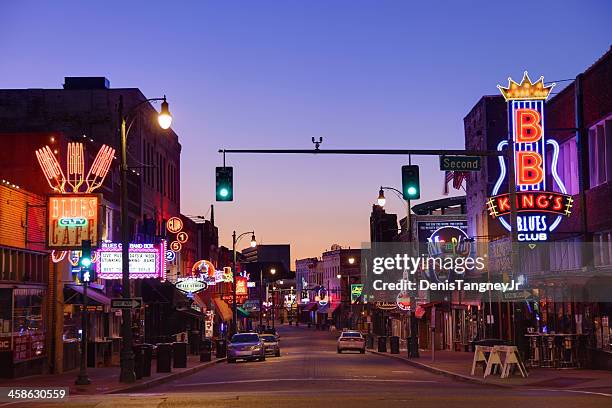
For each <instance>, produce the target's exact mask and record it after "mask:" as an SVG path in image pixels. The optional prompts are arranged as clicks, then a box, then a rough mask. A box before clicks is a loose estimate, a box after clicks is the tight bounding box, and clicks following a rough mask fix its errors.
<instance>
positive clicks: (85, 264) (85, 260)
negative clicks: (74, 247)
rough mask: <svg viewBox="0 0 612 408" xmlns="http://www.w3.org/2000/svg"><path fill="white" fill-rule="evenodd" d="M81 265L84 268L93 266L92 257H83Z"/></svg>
mask: <svg viewBox="0 0 612 408" xmlns="http://www.w3.org/2000/svg"><path fill="white" fill-rule="evenodd" d="M81 266H82V267H84V268H88V267H90V266H91V259H90V258H81Z"/></svg>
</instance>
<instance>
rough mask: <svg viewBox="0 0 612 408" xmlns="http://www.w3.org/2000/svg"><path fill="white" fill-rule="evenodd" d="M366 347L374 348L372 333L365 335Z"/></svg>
mask: <svg viewBox="0 0 612 408" xmlns="http://www.w3.org/2000/svg"><path fill="white" fill-rule="evenodd" d="M366 348H369V349H373V348H374V335H373V334H367V335H366Z"/></svg>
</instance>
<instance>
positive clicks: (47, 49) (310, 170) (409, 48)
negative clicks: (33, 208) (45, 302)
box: [0, 0, 612, 259]
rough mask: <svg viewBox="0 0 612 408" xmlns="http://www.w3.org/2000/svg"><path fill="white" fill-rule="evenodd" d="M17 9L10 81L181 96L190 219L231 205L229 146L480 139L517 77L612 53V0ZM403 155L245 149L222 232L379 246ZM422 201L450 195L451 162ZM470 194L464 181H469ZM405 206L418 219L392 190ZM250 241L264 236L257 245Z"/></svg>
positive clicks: (426, 169) (304, 252)
mask: <svg viewBox="0 0 612 408" xmlns="http://www.w3.org/2000/svg"><path fill="white" fill-rule="evenodd" d="M155 3H156V2H152V1H143V2H127V1H117V2H115V1H108V0H105V1H99V2H91V3H90V2H88V4H87V6H86V7H85V6H83V2H82V1H75V2H62V1H60V2H42V1H41V2H30V1H19V2H17V1H13V2H3V4H2V6H1V10H0V49H1V50H2V54H1V57H0V75H1V77H2V87H5V88H59V87H61V84H62V83H63V77H64V76H70V75H72V76H77V75H92V76H99V75H103V76H106V77H108V78H109V79H110V81H111V86H112V87H139V88H140V89H142V90H143V92H144V93H145V94H146V95H147V96H149V97H155V96H159V95H161V94H164V93H165V94H167V95H168V98H169V102H170V109H171V111H172V113H173V115H174V123H173V125H174V126H173V128H174V130H175V131H176V132H177V133H178V134H179V136H180V139H181V143H182V145H183V154H182V163H181V171H182V180H181V181H182V196H181V199H182V203H181V207H182V212H183V213H185V214H193V215H198V214H205V213H207V211H208V207H209V205H210V203H212V202H213V200H214V167H215V166H218V165H220V164H221V156H220V155H219V154H218V153H216V152H217V150H218V149H219V148H221V147H226V148H311V147H312V144H311V142H310V138H311V137H312V136H316V137H318V136H323V138H324V144H323V146H322V147H323V148H432V149H437V148H440V149H442V148H462V147H463V121H462V120H463V117H464V116H465V114H466V113H467V112H468V111H469V110H470V109H471V107H472V106H473V105H474V104H475V103H476V101H477V100H478V99H479V97H480V96H481V95H484V94H496V93H497V89H496V87H495V86H496V85H497V84H498V83H500V84H506V80H507V77H508V76H509V75H510V76H512V77H514V78H516V79H517V80H518V79H520V78H521V75H522V72H523V70H525V69H526V70H528V71H529V72H530V74H531V77H532V78H533V79H536V78H538V77H539V76H540V75H544V76H545V79H546V80H557V79H565V78H573V77H575V76H576V74H577V73H579V72H581V71H583V70H584V69H585V68H586V67H588V66H590V65H591V64H592V63H593V62H594V61H595V60H596V59H597V58H599V57H600V56H601V55H602V54H603V53H604V52H605V51H606V50H607V49H608V47H609V46H610V40H611V39H612V28H611V26H610V24H609V21H610V16H611V15H612V3H610V2H609V1H605V0H604V1H586V0H581V1H565V2H561V3H560V2H558V1H538V2H533V1H532V2H520V1H515V2H501V1H500V2H498V1H490V0H489V1H479V2H470V1H461V2H458V1H447V2H437V1H431V2H412V1H354V0H353V1H308V2H306V1H302V2H297V1H283V2H281V1H278V2H264V1H257V2H253V1H244V2H238V1H234V2H231V4H228V3H230V2H209V1H206V2H199V1H198V2H196V1H193V2H168V1H164V2H159V3H158V4H155ZM406 163H407V158H402V157H374V156H373V157H357V156H355V157H310V156H303V157H297V156H245V155H239V156H229V157H228V165H232V166H234V185H235V191H234V198H235V200H236V201H234V202H233V203H220V204H218V205H216V207H215V209H216V212H215V213H216V221H217V224H218V225H219V231H220V239H221V242H222V243H224V244H226V245H228V244H229V245H231V232H232V230H233V229H236V230H237V231H238V232H239V233H240V232H242V231H246V230H250V229H255V231H256V232H257V237H258V241H259V242H262V243H287V242H288V243H291V246H292V252H291V256H292V258H293V259H296V258H299V257H306V256H317V255H320V254H321V252H322V251H323V250H325V249H328V248H329V247H330V245H331V244H333V243H339V244H341V245H343V246H351V247H358V246H359V245H360V243H361V242H362V241H365V240H368V239H369V222H368V217H369V214H370V210H371V204H372V203H373V202H374V201H375V200H376V196H377V193H378V187H379V186H380V185H381V184H383V185H390V186H398V185H399V184H400V181H401V174H400V166H401V165H402V164H406ZM413 163H415V164H421V178H422V181H421V184H422V198H423V200H422V201H424V200H430V199H435V198H439V197H440V195H441V191H442V174H441V172H440V171H439V170H438V169H437V158H435V159H431V158H430V159H425V158H413ZM455 192H456V191H455ZM387 210H388V211H391V212H396V213H400V214H403V213H404V210H403V203H402V202H401V201H400V200H399V199H396V198H395V197H392V196H389V197H388V205H387ZM244 244H245V245H246V244H247V242H246V241H245V243H244Z"/></svg>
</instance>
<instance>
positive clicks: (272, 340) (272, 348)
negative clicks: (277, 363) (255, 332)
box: [259, 334, 280, 357]
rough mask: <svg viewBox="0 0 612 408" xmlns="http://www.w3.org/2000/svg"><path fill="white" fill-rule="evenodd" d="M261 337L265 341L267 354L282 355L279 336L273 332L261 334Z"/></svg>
mask: <svg viewBox="0 0 612 408" xmlns="http://www.w3.org/2000/svg"><path fill="white" fill-rule="evenodd" d="M259 337H261V339H262V340H263V342H264V349H265V350H266V354H272V355H274V356H275V357H280V346H279V344H278V338H276V336H275V335H273V334H260V335H259Z"/></svg>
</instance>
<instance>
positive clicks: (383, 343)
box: [378, 336, 387, 353]
mask: <svg viewBox="0 0 612 408" xmlns="http://www.w3.org/2000/svg"><path fill="white" fill-rule="evenodd" d="M378 351H379V352H381V353H386V352H387V337H386V336H380V337H379V338H378Z"/></svg>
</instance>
